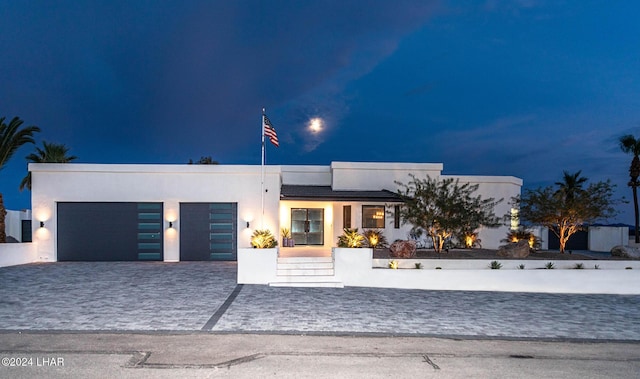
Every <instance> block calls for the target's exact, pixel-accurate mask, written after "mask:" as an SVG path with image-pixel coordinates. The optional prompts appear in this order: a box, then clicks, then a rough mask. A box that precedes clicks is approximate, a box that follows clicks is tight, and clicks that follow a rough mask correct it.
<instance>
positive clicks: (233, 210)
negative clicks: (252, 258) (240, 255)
mask: <svg viewBox="0 0 640 379" xmlns="http://www.w3.org/2000/svg"><path fill="white" fill-rule="evenodd" d="M237 209H238V205H237V203H181V204H180V260H181V261H235V260H236V259H237V242H236V241H237V229H238V221H237V220H238V216H237V213H238V211H237Z"/></svg>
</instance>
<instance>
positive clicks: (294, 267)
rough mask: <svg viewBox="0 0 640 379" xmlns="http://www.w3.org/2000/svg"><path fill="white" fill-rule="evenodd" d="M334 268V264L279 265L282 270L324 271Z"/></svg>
mask: <svg viewBox="0 0 640 379" xmlns="http://www.w3.org/2000/svg"><path fill="white" fill-rule="evenodd" d="M323 268H329V269H331V268H333V262H311V263H278V269H280V270H300V269H323Z"/></svg>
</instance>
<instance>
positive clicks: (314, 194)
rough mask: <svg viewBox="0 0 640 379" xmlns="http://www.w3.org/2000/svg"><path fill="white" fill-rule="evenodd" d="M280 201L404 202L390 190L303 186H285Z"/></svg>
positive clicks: (281, 191)
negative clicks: (334, 188)
mask: <svg viewBox="0 0 640 379" xmlns="http://www.w3.org/2000/svg"><path fill="white" fill-rule="evenodd" d="M280 200H307V201H367V202H379V203H401V202H402V199H401V198H400V197H399V196H398V195H397V194H396V193H395V192H392V191H389V190H381V191H334V190H333V189H331V186H302V185H300V186H299V185H283V186H282V188H281V189H280Z"/></svg>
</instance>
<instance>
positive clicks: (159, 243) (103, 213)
mask: <svg viewBox="0 0 640 379" xmlns="http://www.w3.org/2000/svg"><path fill="white" fill-rule="evenodd" d="M162 208H163V207H162V203H58V261H161V260H163V253H162V251H163V238H162V237H163V233H162V223H163V222H162V220H163V218H162V214H163V212H162V210H163V209H162Z"/></svg>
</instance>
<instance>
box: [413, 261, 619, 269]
mask: <svg viewBox="0 0 640 379" xmlns="http://www.w3.org/2000/svg"><path fill="white" fill-rule="evenodd" d="M421 268H422V263H420V262H418V263H416V269H417V270H420V269H421ZM629 268H631V267H629Z"/></svg>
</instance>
